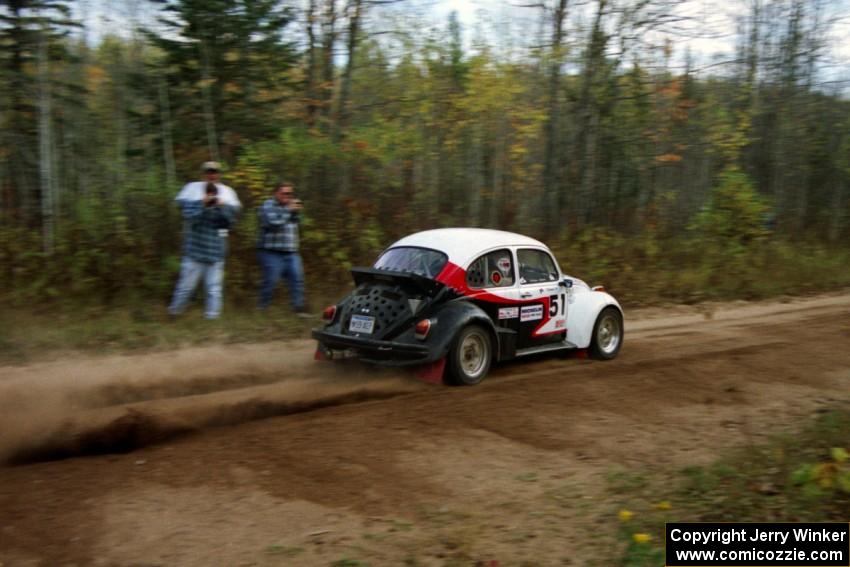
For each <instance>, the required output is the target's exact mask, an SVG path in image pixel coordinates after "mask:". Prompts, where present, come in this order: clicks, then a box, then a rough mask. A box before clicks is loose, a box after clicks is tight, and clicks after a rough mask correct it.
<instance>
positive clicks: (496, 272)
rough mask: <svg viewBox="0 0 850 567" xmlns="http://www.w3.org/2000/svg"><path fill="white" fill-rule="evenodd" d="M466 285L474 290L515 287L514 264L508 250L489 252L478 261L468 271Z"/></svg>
mask: <svg viewBox="0 0 850 567" xmlns="http://www.w3.org/2000/svg"><path fill="white" fill-rule="evenodd" d="M466 285H468V286H469V287H470V288H472V289H482V288H488V287H510V286H512V285H514V262H513V259H512V258H511V251H510V250H508V249H507V248H506V249H504V250H496V251H495V252H489V253H487V254H484V255H483V256H481V257H479V258H478V259H476V260H475V261H474V262H472V263H471V264H470V265H469V269H468V270H466Z"/></svg>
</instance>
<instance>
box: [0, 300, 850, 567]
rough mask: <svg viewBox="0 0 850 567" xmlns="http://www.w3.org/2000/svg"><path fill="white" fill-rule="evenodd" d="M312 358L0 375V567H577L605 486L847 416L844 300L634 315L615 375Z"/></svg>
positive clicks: (596, 535) (147, 363) (97, 362)
mask: <svg viewBox="0 0 850 567" xmlns="http://www.w3.org/2000/svg"><path fill="white" fill-rule="evenodd" d="M312 346H313V345H312V344H311V343H310V342H307V341H304V342H296V343H287V344H270V345H252V346H235V345H234V346H222V347H211V348H205V349H190V350H185V351H181V352H178V353H165V354H149V355H144V356H127V357H108V358H98V359H78V360H74V361H64V362H53V363H45V364H37V365H31V366H25V367H9V368H0V459H2V460H4V461H6V462H7V463H17V464H7V465H5V466H0V565H2V566H3V567H8V566H11V565H79V566H83V565H103V566H107V565H109V566H111V565H116V566H117V565H121V566H125V565H127V566H129V565H137V566H141V565H146V566H151V565H169V566H170V565H181V566H182V565H189V566H193V565H198V566H210V565H259V566H267V565H268V566H271V565H308V566H313V565H333V564H336V565H364V564H368V565H372V566H376V565H476V564H479V565H490V564H496V563H491V562H494V561H496V562H498V565H500V566H505V565H561V564H564V565H583V564H586V563H587V562H588V561H589V560H590V558H592V557H594V555H595V553H596V552H597V551H598V549H599V547H600V546H603V545H606V541H607V540H606V537H608V536H607V535H606V533H607V532H608V531H609V529H608V527H606V526H607V525H608V522H609V521H610V516H609V514H610V513H611V509H610V508H611V505H610V503H609V502H606V501H605V500H604V499H603V498H602V495H603V493H604V490H603V488H604V484H605V478H606V476H609V475H610V474H612V472H617V471H629V470H643V469H647V468H649V469H656V470H662V469H665V468H667V469H669V468H671V467H678V466H682V465H687V464H696V463H703V462H706V461H707V460H710V459H712V458H713V457H715V456H716V455H717V453H718V452H719V451H721V450H722V449H723V448H725V447H728V446H735V445H742V444H746V443H748V442H758V441H760V440H761V439H763V438H764V437H766V436H767V435H769V434H771V433H774V432H776V431H778V430H781V429H783V428H786V427H794V426H796V425H797V424H798V423H799V422H800V420H801V419H802V418H803V417H805V416H808V415H811V414H812V413H813V412H814V411H816V410H817V409H818V408H820V407H824V406H828V405H836V404H842V403H847V402H848V401H850V295H848V294H844V295H832V296H823V297H819V298H815V299H806V300H795V301H791V302H786V303H780V302H775V303H768V304H758V305H749V304H745V303H740V304H727V305H725V306H720V307H718V308H716V309H712V310H709V311H707V310H705V309H695V308H684V307H679V308H672V309H669V310H660V309H658V310H653V311H643V312H640V313H638V314H632V316H631V317H630V318H629V319H628V320H627V335H626V342H625V346H624V348H623V350H622V352H621V354H620V357H619V358H618V359H617V360H615V361H612V362H607V363H600V362H592V361H588V360H583V359H579V358H575V357H574V358H570V359H566V360H565V359H563V358H561V357H544V358H538V359H536V360H532V361H525V362H522V363H515V364H513V363H512V364H506V365H501V366H498V367H496V368H495V369H494V371H493V373H492V375H491V376H490V377H489V378H488V379H487V380H486V381H485V382H484V383H483V384H481V385H480V386H477V387H474V388H447V387H438V386H430V385H425V384H421V383H419V382H416V381H414V380H413V379H411V378H410V377H409V376H405V375H402V374H398V373H392V372H385V371H376V370H374V369H372V368H368V367H362V366H359V365H345V366H341V367H340V366H331V365H328V363H314V362H313V361H312ZM259 418H265V419H259ZM120 451H124V452H120ZM80 455H84V456H80ZM85 455H87V456H85ZM60 457H69V458H64V459H62V460H44V459H57V458H60ZM597 523H598V529H597V528H595V527H594V526H596V525H597ZM343 560H347V561H343ZM357 561H360V562H362V563H357Z"/></svg>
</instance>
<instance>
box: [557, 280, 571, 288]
mask: <svg viewBox="0 0 850 567" xmlns="http://www.w3.org/2000/svg"><path fill="white" fill-rule="evenodd" d="M560 284H561V285H562V286H564V287H565V288H567V289H570V288H571V287H573V280H571V279H570V278H564V279H562V280H561V281H560Z"/></svg>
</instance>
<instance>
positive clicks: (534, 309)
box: [519, 305, 543, 323]
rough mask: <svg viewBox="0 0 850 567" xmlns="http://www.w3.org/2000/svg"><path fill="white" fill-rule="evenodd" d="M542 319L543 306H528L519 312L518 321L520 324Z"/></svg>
mask: <svg viewBox="0 0 850 567" xmlns="http://www.w3.org/2000/svg"><path fill="white" fill-rule="evenodd" d="M542 318H543V306H542V305H529V306H527V307H523V308H522V310H521V311H520V316H519V320H520V321H521V322H523V323H524V322H525V321H537V320H540V319H542Z"/></svg>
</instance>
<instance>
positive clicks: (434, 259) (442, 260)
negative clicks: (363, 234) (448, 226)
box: [375, 246, 448, 278]
mask: <svg viewBox="0 0 850 567" xmlns="http://www.w3.org/2000/svg"><path fill="white" fill-rule="evenodd" d="M447 260H448V257H447V256H446V255H445V254H443V253H442V252H437V251H436V250H429V249H428V248H416V247H413V246H400V247H398V248H390V249H389V250H387V251H386V252H384V253H383V254H381V257H380V258H378V261H377V262H375V268H377V269H379V270H393V271H397V272H413V273H414V274H419V275H420V276H425V277H426V278H434V277H436V276H437V274H439V273H440V272H441V271H442V269H443V266H445V265H446V261H447Z"/></svg>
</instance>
